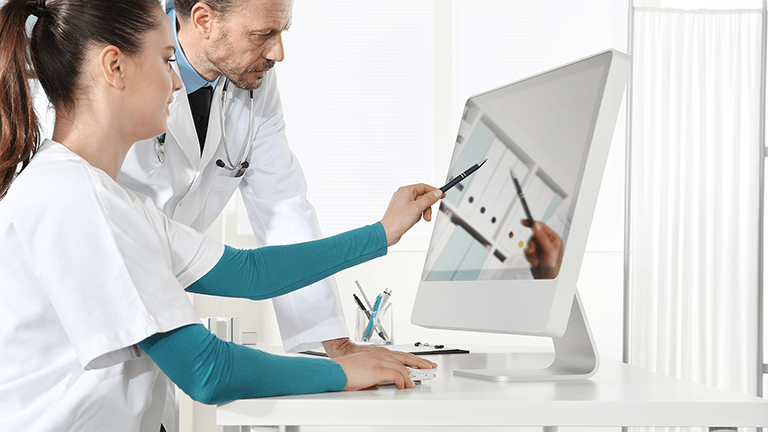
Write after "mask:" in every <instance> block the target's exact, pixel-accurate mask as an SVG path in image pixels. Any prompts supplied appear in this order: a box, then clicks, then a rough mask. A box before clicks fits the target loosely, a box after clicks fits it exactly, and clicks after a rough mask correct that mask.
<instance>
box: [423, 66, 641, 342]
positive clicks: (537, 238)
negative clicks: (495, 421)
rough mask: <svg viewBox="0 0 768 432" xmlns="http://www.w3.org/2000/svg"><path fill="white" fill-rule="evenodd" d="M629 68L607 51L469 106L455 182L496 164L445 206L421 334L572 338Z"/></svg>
mask: <svg viewBox="0 0 768 432" xmlns="http://www.w3.org/2000/svg"><path fill="white" fill-rule="evenodd" d="M628 68H629V59H628V57H627V56H626V55H623V54H621V53H618V52H616V51H606V52H602V53H599V54H596V55H593V56H590V57H587V58H585V59H582V60H579V61H576V62H573V63H569V64H567V65H564V66H561V67H557V68H554V69H552V70H549V71H546V72H543V73H540V74H537V75H534V76H531V77H529V78H525V79H522V80H520V81H516V82H513V83H511V84H508V85H505V86H502V87H499V88H496V89H493V90H490V91H488V92H485V93H482V94H479V95H476V96H473V97H471V98H469V100H468V101H467V103H466V105H465V108H464V112H463V117H462V120H461V126H460V128H459V133H458V137H457V139H456V143H455V146H454V151H453V157H452V160H451V164H450V168H449V171H448V174H447V176H446V181H447V180H450V179H452V178H454V177H455V176H457V175H458V174H460V173H462V172H463V171H465V170H466V169H467V168H469V167H471V166H472V165H474V164H476V163H478V162H481V161H483V160H486V159H487V161H486V162H485V163H484V164H483V166H482V167H480V169H478V170H477V171H475V172H474V173H473V174H471V175H470V176H469V177H467V178H466V179H464V180H463V181H462V182H461V183H459V184H458V185H456V186H455V187H453V188H452V189H450V190H449V191H448V192H447V193H446V197H445V198H444V199H443V200H442V201H441V204H440V211H439V213H438V215H437V218H436V221H435V228H434V231H433V234H432V239H431V243H430V246H429V249H428V252H427V257H426V261H425V265H424V271H423V274H422V278H421V279H422V280H421V282H420V285H419V291H418V293H417V297H416V303H415V305H414V311H413V315H412V321H413V322H414V323H415V324H418V325H423V326H427V327H437V328H453V329H460V330H478V331H490V332H502V333H521V334H558V333H562V332H563V331H564V328H565V323H566V320H567V318H568V312H569V311H570V306H571V303H572V301H573V296H574V293H575V289H576V279H577V277H578V272H579V269H580V266H581V260H582V258H583V254H584V248H585V246H586V239H587V234H588V231H589V228H590V225H591V221H592V215H593V213H594V207H595V203H596V200H597V193H598V191H599V187H600V182H601V180H602V174H603V170H604V167H605V161H606V159H607V154H608V149H609V147H610V143H611V140H612V136H613V131H614V128H615V123H616V119H617V116H618V111H619V107H620V104H621V101H622V99H623V93H624V86H625V83H626V77H627V73H628ZM531 222H533V223H535V228H534V229H533V230H532V229H531Z"/></svg>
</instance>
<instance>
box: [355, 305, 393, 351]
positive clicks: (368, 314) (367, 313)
mask: <svg viewBox="0 0 768 432" xmlns="http://www.w3.org/2000/svg"><path fill="white" fill-rule="evenodd" d="M352 297H353V298H354V299H355V303H357V306H358V307H359V308H360V310H361V311H363V313H365V316H366V317H368V319H369V320H370V319H371V312H370V311H369V310H368V309H366V308H365V306H363V302H362V301H360V297H358V296H357V294H355V293H352ZM376 327H377V328H376V333H378V334H379V337H380V338H381V339H382V340H385V341H388V340H389V335H387V332H385V331H384V329H383V328H381V324H376Z"/></svg>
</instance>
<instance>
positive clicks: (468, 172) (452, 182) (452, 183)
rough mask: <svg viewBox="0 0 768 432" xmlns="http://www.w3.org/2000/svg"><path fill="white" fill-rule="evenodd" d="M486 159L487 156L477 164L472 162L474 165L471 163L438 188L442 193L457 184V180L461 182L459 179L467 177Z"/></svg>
mask: <svg viewBox="0 0 768 432" xmlns="http://www.w3.org/2000/svg"><path fill="white" fill-rule="evenodd" d="M487 160H488V158H486V159H484V160H483V161H482V162H480V163H477V164H474V165H472V166H471V167H469V169H467V170H466V171H464V172H463V173H461V174H459V175H457V176H456V177H454V178H453V179H452V180H451V181H449V182H448V183H446V184H445V186H443V187H441V188H440V190H441V191H443V193H446V192H448V189H450V188H452V187H454V186H456V185H457V184H459V182H461V181H462V180H464V179H465V178H467V177H469V175H470V174H472V173H473V172H475V171H477V170H478V169H479V168H480V167H481V166H483V164H484V163H485V162H486V161H487Z"/></svg>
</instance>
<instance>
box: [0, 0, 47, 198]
mask: <svg viewBox="0 0 768 432" xmlns="http://www.w3.org/2000/svg"><path fill="white" fill-rule="evenodd" d="M40 6H41V4H40V3H38V2H37V1H35V0H32V1H27V0H9V1H8V3H7V4H6V5H5V6H3V8H2V9H0V91H1V92H2V94H0V199H2V198H3V197H4V196H5V194H6V192H7V191H8V188H9V187H10V185H11V182H12V181H13V179H14V178H15V177H16V175H17V174H18V172H20V171H21V170H22V169H24V168H25V167H26V166H27V164H29V161H30V159H32V156H33V155H34V154H35V151H37V148H38V146H39V145H40V132H39V128H38V121H37V116H36V115H35V108H34V102H33V95H32V92H31V90H30V84H29V83H30V79H32V78H34V77H35V74H34V72H33V70H34V69H33V68H34V65H33V64H32V61H31V57H30V53H29V45H30V44H29V37H28V36H27V30H26V22H27V18H29V16H30V15H32V14H33V13H35V14H36V13H37V11H38V10H39V7H40Z"/></svg>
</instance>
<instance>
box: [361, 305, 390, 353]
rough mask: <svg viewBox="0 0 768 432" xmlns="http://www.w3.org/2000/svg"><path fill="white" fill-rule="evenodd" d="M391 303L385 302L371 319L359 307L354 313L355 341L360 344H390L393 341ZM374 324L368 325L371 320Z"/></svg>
mask: <svg viewBox="0 0 768 432" xmlns="http://www.w3.org/2000/svg"><path fill="white" fill-rule="evenodd" d="M392 309H393V307H392V303H389V304H387V307H385V308H384V309H383V310H381V311H379V312H378V313H377V314H376V315H375V316H372V317H371V319H368V316H367V315H366V314H365V312H363V311H362V310H360V309H357V313H356V315H355V342H356V343H358V344H361V345H391V344H393V343H394V330H395V326H394V321H393V316H394V314H393V312H392ZM372 320H373V321H374V324H375V325H369V324H370V323H371V321H372Z"/></svg>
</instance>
